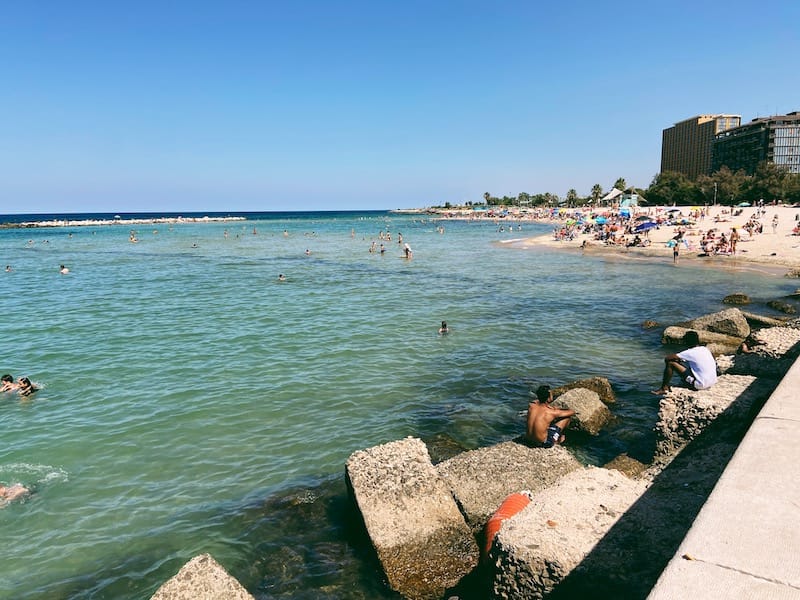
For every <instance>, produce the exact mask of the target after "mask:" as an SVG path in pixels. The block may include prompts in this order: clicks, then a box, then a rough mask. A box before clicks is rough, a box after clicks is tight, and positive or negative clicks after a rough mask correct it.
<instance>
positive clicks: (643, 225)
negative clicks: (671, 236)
mask: <svg viewBox="0 0 800 600" xmlns="http://www.w3.org/2000/svg"><path fill="white" fill-rule="evenodd" d="M654 227H658V223H653V222H652V221H648V222H647V223H640V224H639V225H637V226H636V227H634V229H633V232H634V233H644V232H645V231H650V230H651V229H653V228H654Z"/></svg>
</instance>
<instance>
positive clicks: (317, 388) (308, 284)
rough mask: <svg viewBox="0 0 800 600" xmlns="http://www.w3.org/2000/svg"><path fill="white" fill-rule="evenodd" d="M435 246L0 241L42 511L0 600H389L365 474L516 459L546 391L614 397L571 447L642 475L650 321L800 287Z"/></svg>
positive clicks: (477, 229)
mask: <svg viewBox="0 0 800 600" xmlns="http://www.w3.org/2000/svg"><path fill="white" fill-rule="evenodd" d="M443 225H444V227H445V231H444V233H443V234H442V233H439V232H437V229H436V227H437V223H436V222H434V221H430V220H425V219H421V218H420V217H418V216H417V217H414V216H405V215H390V214H384V213H374V212H372V213H351V214H346V213H344V214H343V213H337V214H326V213H305V214H304V213H297V214H293V215H286V214H282V215H269V214H261V215H249V216H248V220H247V221H244V222H242V221H231V222H209V223H182V224H175V225H162V224H159V225H145V226H143V225H137V226H135V227H127V226H125V225H112V226H101V227H72V228H69V227H64V228H53V229H51V228H46V229H45V228H42V229H3V230H0V263H1V264H2V265H5V264H10V265H11V266H12V267H13V270H12V271H11V272H10V273H5V272H0V281H1V282H2V299H1V300H0V306H2V311H1V312H0V314H1V315H2V319H0V335H2V346H0V348H2V353H1V354H0V371H2V372H4V373H5V372H9V373H13V374H14V375H15V376H17V377H19V376H23V375H28V376H29V377H30V378H31V379H32V380H34V381H35V382H37V383H38V384H39V385H40V386H41V387H42V389H41V390H40V391H39V392H37V393H36V394H35V395H33V396H31V397H29V398H27V399H20V398H19V397H18V396H17V395H15V394H3V395H1V396H0V415H1V416H2V417H1V420H0V422H2V430H1V431H2V446H0V483H6V484H7V483H14V482H22V483H24V484H26V485H29V486H32V487H33V489H34V494H33V495H32V496H31V497H30V498H29V499H28V500H27V501H26V502H24V503H15V504H11V505H8V506H6V507H4V508H2V509H0V539H3V540H4V550H3V560H2V562H1V563H0V597H2V598H49V599H52V598H114V599H117V598H122V599H127V598H130V599H138V598H147V597H149V596H150V595H151V594H152V593H153V592H154V591H155V590H156V589H157V588H158V586H159V585H160V584H161V583H163V582H164V581H165V580H166V579H168V578H169V577H171V576H172V575H174V574H175V572H177V570H178V569H179V568H180V566H181V565H183V564H184V563H185V562H186V561H187V560H189V559H190V558H191V557H192V556H194V555H197V554H199V553H202V552H210V553H211V554H212V555H213V556H214V557H215V558H216V559H217V560H218V561H219V562H220V563H222V564H223V566H225V567H226V569H228V571H229V572H231V574H233V575H234V576H236V577H237V578H238V579H240V581H242V583H243V584H244V585H245V586H246V587H248V589H249V591H251V593H253V594H254V595H255V596H256V597H258V598H303V597H307V598H319V597H326V598H362V597H363V598H375V597H392V596H391V594H389V593H388V592H387V591H386V590H385V588H384V586H383V583H382V579H381V575H380V572H379V569H377V568H376V565H375V564H374V561H373V559H372V557H371V555H370V553H369V550H368V545H367V544H366V542H365V540H364V538H363V535H361V533H360V531H359V527H358V523H357V520H355V519H354V516H353V514H352V510H351V509H350V507H349V504H348V502H347V498H346V493H345V488H344V484H343V482H342V479H343V472H344V463H345V461H346V460H347V457H348V456H349V455H350V454H351V453H352V452H353V451H355V450H358V449H362V448H366V447H369V446H372V445H375V444H379V443H383V442H388V441H391V440H394V439H398V438H402V437H404V436H408V435H413V436H417V437H421V438H423V439H425V440H426V441H431V442H436V443H443V442H442V440H447V443H448V444H449V445H451V446H458V447H463V448H474V447H477V446H480V445H486V444H491V443H495V442H499V441H503V440H506V439H510V438H511V437H514V436H516V435H518V434H519V433H520V432H521V431H522V427H523V417H522V416H520V411H524V410H525V408H526V407H527V402H528V398H529V394H530V391H531V390H533V389H535V387H536V386H537V385H539V384H540V383H550V384H553V385H558V384H561V383H565V382H568V381H572V380H574V379H577V378H582V377H589V376H594V375H601V376H605V377H608V378H609V379H610V380H611V383H612V385H613V387H614V389H615V391H616V392H617V394H618V396H619V403H618V404H617V405H616V406H615V408H614V412H615V416H616V417H617V418H616V420H615V422H614V424H613V425H612V426H611V427H609V428H608V429H607V430H606V431H605V432H603V434H601V435H600V436H599V437H598V438H596V439H575V440H572V448H573V449H574V450H575V451H576V453H577V454H578V455H579V456H580V457H581V459H582V460H585V461H586V462H591V463H595V464H602V463H604V462H605V461H607V460H609V459H610V458H613V457H614V456H615V455H616V454H618V453H620V452H623V451H627V452H629V453H630V454H631V455H633V456H635V457H637V458H641V459H643V460H647V458H648V456H647V455H648V453H649V452H651V444H652V439H651V435H650V429H651V427H652V425H653V422H654V419H655V414H656V408H657V401H656V399H655V398H654V397H653V396H652V395H651V394H649V392H648V390H649V389H652V388H653V387H654V386H655V385H656V384H657V383H658V381H659V378H660V372H661V368H662V365H663V363H662V361H661V357H662V355H663V353H664V350H663V349H662V348H661V346H660V339H659V336H660V329H659V330H655V331H645V330H643V329H642V327H641V323H642V322H643V321H644V320H645V319H654V320H656V321H659V322H661V323H665V324H668V323H671V322H674V321H678V320H682V319H686V318H690V317H693V316H697V315H699V314H701V313H704V312H710V311H713V310H719V309H721V308H723V305H722V304H721V299H722V297H723V296H725V295H726V294H729V293H732V292H735V291H741V292H745V293H747V294H749V295H751V296H752V297H754V298H755V299H756V300H757V301H758V300H767V299H771V298H774V297H777V296H781V295H784V294H786V293H787V292H789V291H793V290H794V289H795V287H796V285H794V284H793V283H792V282H791V281H789V280H785V279H783V278H780V277H776V276H769V275H761V274H757V273H754V272H751V271H746V270H742V269H737V268H733V269H730V268H712V269H710V268H694V267H692V266H690V265H689V264H688V262H684V263H683V264H681V265H679V266H678V267H675V266H674V265H673V264H672V258H671V254H668V253H665V256H664V260H663V261H661V262H658V261H657V262H655V263H653V262H642V261H636V260H628V259H619V258H603V257H592V256H581V255H580V253H578V252H554V251H550V250H547V249H544V248H535V249H521V248H519V247H517V246H516V245H515V244H513V243H509V241H510V240H512V239H514V238H520V237H524V236H531V235H535V234H537V233H541V232H545V231H548V229H549V228H548V227H547V226H546V225H534V224H525V225H524V226H523V230H522V231H518V230H517V229H516V227H515V228H514V230H513V231H510V232H509V231H508V230H507V228H506V230H505V231H502V232H500V231H498V228H497V226H496V225H494V224H493V223H491V222H480V223H467V222H445V223H443ZM131 228H133V229H135V230H136V232H137V237H138V239H139V242H138V243H136V244H132V243H130V242H129V241H128V235H129V232H130V229H131ZM387 228H388V230H389V231H390V232H391V234H392V241H391V242H388V241H387V242H384V243H385V245H386V247H387V251H386V253H385V254H384V255H383V256H381V255H380V254H378V253H375V254H370V253H369V252H368V249H369V246H370V241H371V240H372V239H375V240H376V241H377V242H378V243H380V240H378V232H379V231H380V230H383V231H386V230H387ZM226 231H227V232H228V235H227V237H226V236H225V232H226ZM254 231H255V233H254ZM284 231H285V232H286V235H285V234H284ZM398 233H402V234H403V237H404V241H407V242H408V243H409V244H410V245H411V247H412V248H413V251H414V254H413V259H412V260H406V259H404V258H402V252H401V248H402V245H401V244H398V243H397V234H398ZM306 249H308V250H310V251H311V254H310V255H306V254H305V250H306ZM60 264H65V265H67V266H68V267H69V268H70V269H71V273H70V274H68V275H60V274H59V265H60ZM279 273H283V274H285V275H286V277H287V279H288V280H287V281H286V282H278V281H277V276H278V274H279ZM765 310H766V309H765ZM443 319H444V320H447V321H448V323H449V325H450V327H451V329H452V332H451V333H450V334H449V335H447V336H439V335H437V329H438V327H439V323H440V321H441V320H443Z"/></svg>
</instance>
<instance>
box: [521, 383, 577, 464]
mask: <svg viewBox="0 0 800 600" xmlns="http://www.w3.org/2000/svg"><path fill="white" fill-rule="evenodd" d="M536 398H537V400H538V402H531V403H530V404H529V405H528V426H527V430H526V432H525V440H526V441H527V442H528V443H529V444H531V445H532V446H534V447H536V448H552V447H553V446H555V445H556V444H563V443H564V440H565V439H566V438H565V437H564V433H563V432H564V430H565V429H566V428H567V425H569V420H570V417H572V416H573V415H574V414H575V411H574V410H571V409H568V408H555V407H553V406H552V402H553V392H552V391H551V390H550V386H549V385H540V386H539V388H538V389H537V390H536Z"/></svg>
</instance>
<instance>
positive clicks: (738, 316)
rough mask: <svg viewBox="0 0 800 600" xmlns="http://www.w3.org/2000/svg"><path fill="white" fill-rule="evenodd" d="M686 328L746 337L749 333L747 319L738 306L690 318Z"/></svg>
mask: <svg viewBox="0 0 800 600" xmlns="http://www.w3.org/2000/svg"><path fill="white" fill-rule="evenodd" d="M687 328H688V329H695V330H702V331H712V332H714V333H722V334H725V335H729V336H732V337H739V338H746V337H747V336H748V335H750V325H748V324H747V319H745V318H744V315H743V314H742V311H740V310H739V309H738V308H729V309H726V310H722V311H720V312H716V313H712V314H710V315H703V316H702V317H698V318H696V319H692V320H691V321H689V324H688V326H687Z"/></svg>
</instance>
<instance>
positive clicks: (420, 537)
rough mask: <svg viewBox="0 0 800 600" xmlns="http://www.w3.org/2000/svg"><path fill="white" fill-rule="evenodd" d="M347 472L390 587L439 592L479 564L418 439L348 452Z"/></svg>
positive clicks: (409, 594) (413, 593)
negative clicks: (349, 453) (349, 454)
mask: <svg viewBox="0 0 800 600" xmlns="http://www.w3.org/2000/svg"><path fill="white" fill-rule="evenodd" d="M346 475H347V479H348V482H349V485H350V489H351V490H352V493H353V496H354V498H355V501H356V504H357V505H358V508H359V510H360V511H361V515H362V517H363V519H364V524H365V525H366V528H367V532H368V533H369V536H370V539H371V540H372V544H373V546H374V547H375V550H376V552H377V554H378V558H379V559H380V561H381V564H382V566H383V569H384V572H385V573H386V576H387V579H388V580H389V585H390V586H391V587H392V589H394V590H395V591H397V592H399V593H400V594H402V595H403V596H405V597H406V598H412V599H426V598H431V599H434V598H436V599H438V598H440V597H441V596H442V595H443V594H444V593H445V591H446V590H447V589H448V588H450V587H452V586H454V585H455V584H457V583H458V582H459V581H460V580H461V579H462V578H463V577H464V576H465V575H467V574H469V573H470V572H471V571H472V569H473V568H474V567H475V566H476V565H477V564H478V560H479V550H478V545H477V543H476V541H475V538H474V537H473V535H472V532H471V530H470V529H469V527H468V526H467V523H466V521H465V520H464V517H463V516H462V515H461V513H460V512H459V510H458V506H457V505H456V503H455V500H453V497H452V495H451V494H450V490H449V488H448V487H447V485H446V484H445V482H444V480H443V479H442V478H441V477H440V476H439V474H438V473H437V471H436V468H435V467H434V466H433V464H432V463H431V460H430V456H429V455H428V449H427V448H426V447H425V444H424V443H423V442H422V441H421V440H419V439H416V438H406V439H404V440H399V441H395V442H390V443H388V444H383V445H381V446H375V447H373V448H369V449H367V450H361V451H358V452H354V453H353V454H352V455H351V456H350V458H349V459H348V461H347V464H346Z"/></svg>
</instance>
